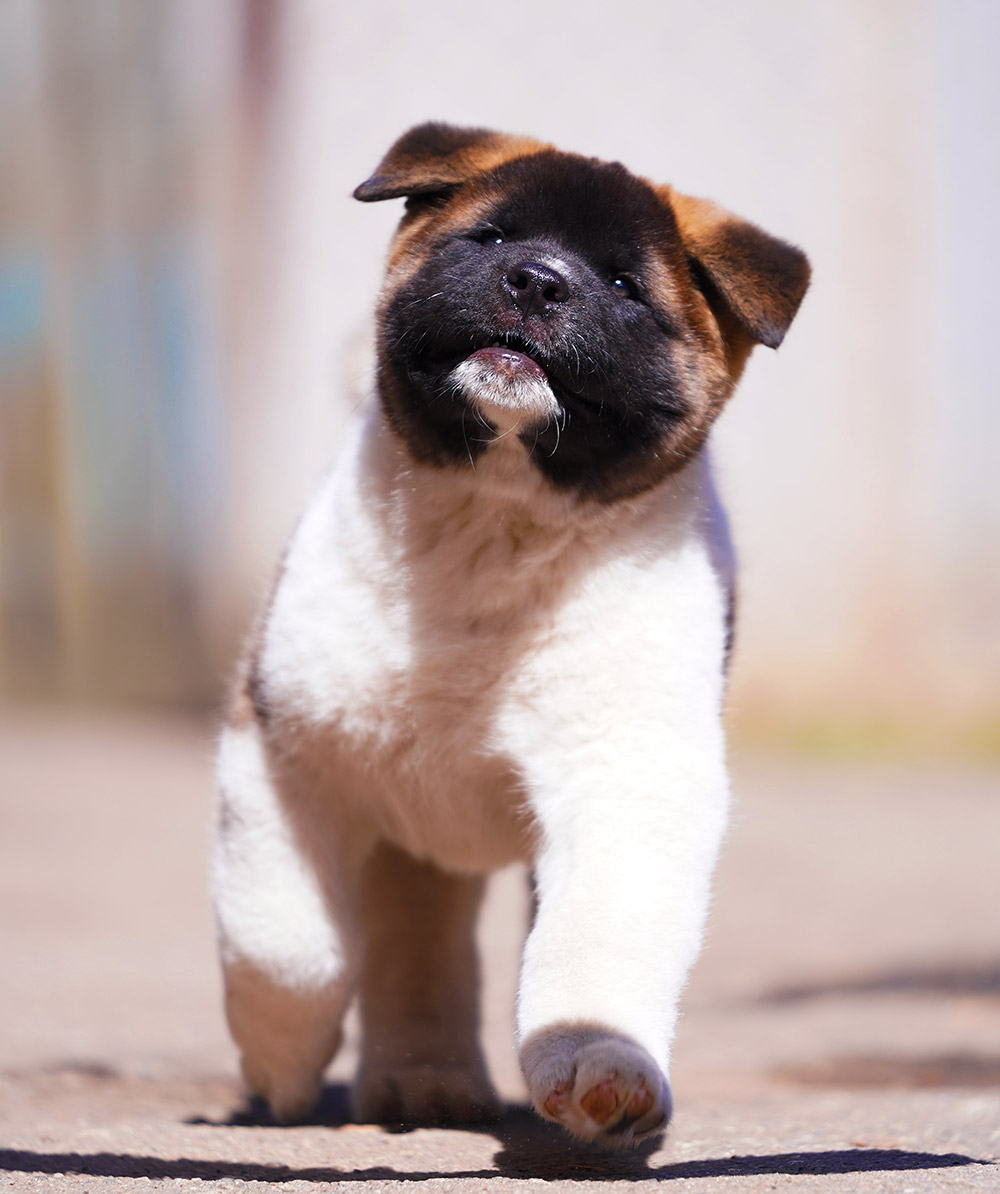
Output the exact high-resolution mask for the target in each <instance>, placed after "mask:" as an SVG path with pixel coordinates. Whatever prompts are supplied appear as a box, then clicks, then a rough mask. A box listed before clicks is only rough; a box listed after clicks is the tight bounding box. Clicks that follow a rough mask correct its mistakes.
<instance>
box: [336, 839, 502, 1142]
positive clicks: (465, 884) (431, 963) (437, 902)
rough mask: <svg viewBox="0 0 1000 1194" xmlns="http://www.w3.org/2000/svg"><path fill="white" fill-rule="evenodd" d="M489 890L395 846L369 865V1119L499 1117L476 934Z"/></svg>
mask: <svg viewBox="0 0 1000 1194" xmlns="http://www.w3.org/2000/svg"><path fill="white" fill-rule="evenodd" d="M483 885H484V880H483V879H482V878H471V877H468V876H462V875H453V874H447V873H446V872H444V871H442V870H439V869H438V868H437V867H435V866H433V865H432V864H430V863H426V862H418V861H417V860H416V859H414V858H412V857H410V856H409V855H408V854H405V853H403V852H402V851H401V850H397V849H396V848H395V847H393V846H390V845H388V844H386V843H381V844H380V845H379V846H378V847H377V848H376V850H375V852H374V853H373V855H372V857H371V858H370V859H369V861H368V863H367V865H366V867H365V870H364V875H363V879H362V902H361V907H362V916H363V920H364V926H365V936H366V951H365V963H364V971H363V974H362V981H361V991H362V995H361V1012H362V1022H363V1026H364V1040H363V1046H362V1058H361V1066H360V1069H359V1071H358V1079H357V1084H356V1086H355V1091H354V1105H355V1109H356V1111H357V1114H358V1117H359V1118H360V1119H363V1120H367V1121H376V1122H389V1123H394V1122H407V1123H437V1122H454V1123H467V1122H474V1121H476V1120H482V1119H485V1118H490V1117H492V1116H494V1115H495V1114H496V1113H497V1111H498V1107H499V1104H498V1102H497V1099H496V1096H495V1095H494V1093H493V1089H492V1087H491V1085H490V1081H489V1078H488V1077H487V1075H486V1069H485V1066H484V1064H483V1058H482V1054H481V1053H480V1050H479V1042H478V1028H479V1006H478V997H479V977H478V958H477V955H476V946H475V941H474V931H475V924H476V916H477V913H478V911H479V904H480V900H481V898H482V892H483Z"/></svg>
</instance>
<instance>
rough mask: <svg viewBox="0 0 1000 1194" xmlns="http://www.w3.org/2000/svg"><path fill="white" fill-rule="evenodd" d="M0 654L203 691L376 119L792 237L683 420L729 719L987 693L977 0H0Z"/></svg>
mask: <svg viewBox="0 0 1000 1194" xmlns="http://www.w3.org/2000/svg"><path fill="white" fill-rule="evenodd" d="M0 21H2V22H3V28H2V29H0V153H2V154H3V158H4V161H12V162H14V163H15V164H16V169H15V170H14V171H6V170H5V171H4V178H3V183H2V185H3V188H4V192H3V197H2V200H0V237H2V252H0V337H2V341H0V342H2V352H3V363H2V373H0V379H2V381H3V383H4V395H3V407H2V415H0V418H2V425H0V431H2V432H3V442H2V444H0V465H2V468H3V473H2V476H0V486H2V489H0V495H2V500H3V513H2V517H0V599H2V612H0V676H2V683H3V684H4V686H5V687H6V690H7V691H8V692H9V693H13V694H15V695H17V694H24V693H28V692H32V691H36V692H45V693H50V694H58V693H66V692H78V693H81V694H87V693H104V694H112V695H135V696H145V697H150V696H169V697H172V698H173V699H184V700H199V699H206V698H207V697H210V696H211V694H212V693H213V692H215V691H216V689H217V683H218V676H219V675H220V673H221V672H222V671H223V670H224V667H225V662H226V660H227V659H228V658H229V656H230V655H231V652H232V649H233V642H234V636H235V628H236V627H238V626H239V625H240V624H241V623H242V621H243V620H244V619H245V617H246V616H247V610H248V608H249V606H250V605H251V603H252V601H253V600H257V599H259V596H260V594H261V593H262V591H263V590H264V588H265V587H266V583H267V576H268V571H269V569H270V566H271V564H272V562H273V560H274V558H275V556H276V555H277V553H278V551H279V550H280V545H281V542H282V541H283V539H284V537H285V536H286V535H287V533H288V531H289V529H290V527H291V526H292V524H293V522H294V519H295V516H296V512H297V510H298V509H299V507H300V505H301V503H302V500H303V498H304V497H305V495H306V494H307V492H308V490H309V489H310V487H311V486H312V484H314V482H315V480H316V478H317V477H318V475H319V474H320V472H321V471H322V469H323V467H324V466H325V464H326V463H327V461H328V460H329V458H330V457H331V455H332V454H333V452H334V451H335V449H336V441H337V437H338V431H339V428H340V426H341V424H342V422H343V419H344V417H345V414H346V412H347V411H348V410H349V409H350V407H351V406H352V405H353V404H354V403H356V402H357V401H359V400H360V398H361V396H362V395H363V394H364V392H365V388H366V384H367V378H368V376H369V370H368V365H367V360H366V352H365V345H366V336H367V311H368V310H369V308H370V306H371V302H372V299H373V297H374V295H375V292H376V290H377V286H378V281H379V271H380V263H381V258H382V256H383V253H384V247H385V243H386V241H387V238H388V236H389V233H390V230H391V227H392V225H393V223H394V221H395V220H396V219H397V218H398V214H399V204H393V203H388V204H385V205H378V206H375V207H361V206H359V205H357V204H355V203H353V202H352V200H351V199H350V198H349V195H350V192H351V190H352V188H353V187H354V186H355V185H356V183H357V182H359V181H360V180H361V179H363V178H364V177H366V176H367V174H368V173H370V171H371V168H372V167H373V166H374V164H375V163H376V161H377V160H378V158H379V156H380V155H381V153H382V152H383V150H384V149H385V148H386V147H387V146H388V144H389V143H390V142H391V141H392V140H393V139H394V138H395V137H396V136H397V135H398V134H399V133H400V132H401V131H402V130H403V129H404V128H406V127H407V126H408V125H409V124H412V123H414V122H416V121H419V120H423V119H427V118H437V119H447V120H451V121H454V122H457V123H474V124H485V125H493V126H496V127H500V128H506V129H511V130H517V131H523V132H528V133H532V134H534V135H535V136H538V137H541V138H544V139H551V140H553V141H555V142H556V143H558V144H560V145H563V146H564V147H566V148H573V149H577V150H580V151H582V152H585V153H593V154H596V155H599V156H602V157H609V158H620V159H621V160H623V161H625V162H626V163H627V164H628V165H629V166H631V167H632V168H633V169H635V170H636V171H638V172H640V173H644V174H646V175H648V176H650V177H652V178H655V179H662V180H667V181H671V182H673V183H675V184H676V185H677V186H679V187H680V188H681V189H685V190H689V191H691V192H693V193H698V194H706V195H710V196H712V197H714V198H716V199H718V200H720V201H721V202H723V203H724V204H725V205H727V206H729V207H731V208H732V209H733V210H735V211H737V212H740V213H741V214H743V215H746V216H748V217H750V218H752V219H754V220H755V221H757V222H758V223H760V224H761V225H763V226H764V227H765V228H767V229H769V230H771V231H774V232H776V233H778V234H779V235H782V236H784V237H786V238H787V239H790V240H793V241H795V242H797V243H799V244H801V245H802V246H803V247H804V248H805V249H806V250H807V251H808V252H809V254H810V256H811V258H812V260H813V265H814V271H815V273H814V278H815V281H814V285H813V288H812V290H811V292H810V295H809V296H808V298H807V300H806V303H805V305H804V307H803V309H802V312H801V315H800V317H799V320H798V321H797V323H796V325H795V327H794V328H793V330H792V332H791V333H790V335H789V337H788V339H787V341H786V343H785V345H784V346H783V347H782V349H781V351H780V353H778V354H774V353H769V352H768V351H767V350H765V349H758V350H757V352H756V353H755V356H754V358H753V360H752V362H751V365H750V368H749V370H748V373H747V376H746V378H745V380H744V383H743V385H742V388H741V391H740V392H739V393H738V395H737V397H736V398H735V400H734V401H733V403H732V404H731V406H730V409H729V410H728V411H727V412H726V414H725V415H724V416H723V419H722V420H721V424H720V426H719V428H718V432H717V435H716V444H717V447H716V458H717V464H718V472H719V475H720V480H721V482H722V486H723V489H724V491H725V492H726V494H727V495H728V499H729V504H730V507H731V510H732V514H733V521H734V527H735V531H736V536H737V541H738V544H739V547H740V554H741V556H742V561H743V572H742V600H741V627H740V636H739V650H738V656H737V670H736V683H735V688H734V697H733V703H734V706H735V710H736V713H737V716H738V717H742V718H743V720H744V721H746V722H748V723H751V722H754V721H755V720H759V721H767V720H769V719H770V720H775V719H777V720H779V721H780V720H781V719H789V718H792V719H795V718H803V717H817V718H823V717H826V718H833V719H836V718H861V719H863V718H866V717H870V718H888V719H895V720H899V721H904V722H906V721H908V722H912V723H913V724H927V723H929V722H941V721H945V722H949V723H954V724H956V725H959V724H972V723H977V722H987V721H989V720H990V719H994V718H996V717H997V716H998V715H1000V683H998V680H1000V635H998V633H997V629H996V610H997V607H998V600H1000V563H998V552H997V543H998V539H1000V535H998V532H1000V485H998V483H997V459H996V450H995V447H994V444H995V443H996V442H997V439H998V432H1000V426H998V423H1000V404H998V401H997V390H998V386H997V380H998V379H997V370H998V366H997V361H996V353H995V352H994V351H993V348H992V340H991V334H992V330H993V324H994V323H995V322H996V318H997V315H998V300H997V297H996V288H995V286H994V284H993V281H992V279H993V277H995V276H996V273H997V266H998V265H1000V261H998V255H1000V250H998V248H997V238H996V237H995V236H994V235H993V234H992V225H993V223H994V216H993V208H994V206H995V196H996V194H997V193H998V187H997V183H998V181H1000V180H998V177H997V175H998V173H1000V160H998V157H1000V155H998V139H997V137H996V129H997V128H998V127H1000V122H998V117H1000V76H998V74H997V72H996V70H995V69H994V66H993V62H992V54H993V47H995V46H996V44H997V43H998V35H1000V8H997V6H995V5H992V4H990V3H987V2H986V0H951V2H949V3H947V4H945V3H944V2H943V0H867V2H862V0H847V2H844V3H840V4H816V5H803V4H797V3H792V2H791V0H761V2H760V3H757V4H753V5H746V4H740V3H737V2H735V0H733V2H723V0H704V2H703V3H701V4H699V5H690V4H686V3H685V4H680V3H674V2H672V0H666V2H664V0H659V2H653V0H624V2H623V3H620V4H618V5H616V6H614V7H612V6H607V5H603V4H602V5H598V4H591V3H579V2H577V3H564V2H562V0H553V2H550V3H548V4H546V5H538V4H527V3H522V2H514V3H510V4H508V5H506V6H505V7H504V8H503V10H502V11H501V10H497V9H495V8H489V9H488V8H486V7H485V6H483V7H476V6H470V5H468V4H467V3H459V2H457V0H430V2H429V3H425V4H423V5H412V4H410V5H404V4H396V3H390V2H387V0H381V2H375V3H371V4H369V5H366V6H360V5H348V4H346V3H337V2H334V0H283V2H282V3H281V4H277V3H273V2H271V0H247V2H245V3H236V2H234V0H209V2H206V0H172V2H171V0H144V2H143V3H137V2H134V0H90V2H89V3H87V4H86V5H73V4H69V3H59V2H57V0H53V2H52V3H49V4H45V3H32V2H31V0H7V4H6V6H5V7H4V8H3V9H2V15H0Z"/></svg>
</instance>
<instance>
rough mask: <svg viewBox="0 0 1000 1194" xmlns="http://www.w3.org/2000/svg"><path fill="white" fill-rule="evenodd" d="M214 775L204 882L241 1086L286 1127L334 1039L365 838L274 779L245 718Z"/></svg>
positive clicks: (350, 954)
mask: <svg viewBox="0 0 1000 1194" xmlns="http://www.w3.org/2000/svg"><path fill="white" fill-rule="evenodd" d="M219 781H220V791H221V795H220V815H219V827H218V835H217V839H216V847H215V855H214V865H213V875H212V879H213V884H212V886H213V896H214V904H215V912H216V920H217V925H218V934H219V946H220V952H221V956H222V964H223V971H224V976H225V986H226V1016H227V1019H228V1021H229V1028H230V1031H231V1032H232V1035H233V1039H234V1040H235V1041H236V1044H237V1046H238V1047H239V1049H240V1053H241V1057H242V1067H243V1074H244V1077H245V1078H246V1080H247V1083H248V1085H249V1086H250V1089H251V1090H252V1091H253V1092H254V1093H255V1094H258V1095H260V1096H262V1097H263V1098H265V1099H267V1101H268V1103H269V1104H270V1107H271V1110H272V1112H273V1114H274V1116H275V1118H276V1119H278V1120H281V1121H282V1122H289V1121H293V1120H296V1119H300V1118H301V1117H302V1116H304V1115H306V1114H307V1113H308V1112H309V1110H310V1109H311V1107H312V1106H313V1104H314V1103H315V1101H316V1097H317V1095H318V1093H319V1088H320V1083H321V1080H322V1075H323V1071H324V1069H325V1068H326V1065H327V1063H328V1062H329V1061H330V1059H331V1057H332V1056H333V1054H334V1052H335V1051H336V1049H337V1046H338V1044H339V1042H340V1023H341V1019H342V1017H343V1014H344V1011H345V1009H346V1006H347V1003H348V1001H349V1000H350V997H351V994H352V992H353V990H354V987H355V983H356V977H357V972H358V959H359V953H360V950H359V941H358V930H357V927H356V923H355V912H354V903H355V890H356V885H357V874H358V871H359V869H360V864H361V860H362V858H363V855H364V852H365V849H366V843H365V841H364V835H363V833H361V832H360V831H358V830H357V829H356V828H355V829H352V828H351V827H349V826H347V825H343V826H339V825H337V824H335V823H331V822H330V821H329V820H328V819H327V818H324V817H321V815H320V813H319V810H318V808H317V806H316V805H314V804H312V803H311V802H310V801H309V799H308V798H302V794H300V793H297V792H294V793H293V787H294V786H293V785H292V784H291V783H290V782H289V781H288V780H287V779H286V780H284V781H283V782H281V783H279V782H276V778H275V773H274V769H273V768H272V767H271V765H270V764H269V761H268V758H267V754H266V751H265V747H264V743H263V739H262V735H261V731H260V728H259V726H258V725H257V724H256V722H254V721H250V722H249V724H246V725H242V726H238V727H234V726H231V727H229V728H227V729H226V730H225V732H224V734H223V738H222V743H221V748H220V752H219Z"/></svg>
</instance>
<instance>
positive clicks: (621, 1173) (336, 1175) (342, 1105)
mask: <svg viewBox="0 0 1000 1194" xmlns="http://www.w3.org/2000/svg"><path fill="white" fill-rule="evenodd" d="M185 1122H186V1123H188V1124H189V1125H195V1126H198V1125H202V1126H212V1127H225V1126H233V1127H269V1126H273V1127H274V1128H275V1130H276V1131H280V1130H281V1129H280V1128H278V1126H277V1125H276V1124H275V1123H274V1120H273V1119H272V1118H271V1116H270V1115H269V1113H268V1111H267V1108H266V1105H265V1104H264V1103H262V1102H260V1101H258V1100H253V1101H252V1102H250V1103H248V1104H246V1105H244V1106H241V1107H238V1108H237V1109H235V1110H234V1111H233V1112H232V1113H231V1114H229V1115H228V1116H227V1117H225V1118H220V1119H215V1120H213V1119H208V1118H205V1117H193V1118H190V1119H188V1120H186V1121H185ZM308 1122H309V1123H310V1124H313V1125H315V1126H322V1127H328V1128H333V1129H335V1128H337V1127H342V1126H344V1125H346V1124H349V1123H350V1122H351V1117H350V1107H349V1101H348V1088H347V1087H346V1086H344V1085H341V1084H330V1085H327V1086H326V1087H325V1089H324V1091H323V1096H322V1098H321V1100H320V1102H319V1104H318V1105H317V1107H316V1110H315V1112H314V1113H313V1115H312V1116H311V1117H310V1119H309V1121H308ZM387 1130H388V1131H390V1132H406V1131H410V1130H412V1129H408V1128H406V1127H404V1126H403V1125H398V1126H397V1127H395V1128H393V1127H389V1128H388V1129H387ZM464 1130H469V1129H468V1128H466V1129H464ZM473 1130H475V1131H478V1132H480V1133H482V1134H484V1135H489V1136H492V1137H493V1139H495V1140H496V1142H497V1144H498V1145H499V1149H498V1151H497V1153H496V1154H495V1156H494V1158H493V1165H492V1166H491V1167H490V1168H483V1169H474V1170H469V1169H465V1170H449V1169H447V1168H446V1167H442V1168H439V1169H434V1170H428V1171H412V1172H411V1171H404V1170H399V1169H394V1168H392V1167H390V1166H387V1165H379V1166H372V1167H369V1168H362V1169H337V1168H335V1167H333V1166H323V1167H308V1168H306V1167H303V1168H294V1167H291V1166H287V1165H279V1164H261V1163H250V1162H240V1161H231V1160H211V1159H205V1158H192V1157H177V1158H166V1157H155V1156H139V1155H133V1154H130V1153H114V1152H101V1153H75V1152H66V1153H58V1152H56V1153H47V1152H37V1151H30V1150H27V1149H0V1172H7V1173H36V1174H77V1175H80V1174H82V1175H87V1176H94V1177H97V1176H100V1177H119V1178H138V1179H141V1178H149V1179H151V1180H157V1179H159V1180H164V1179H182V1180H189V1181H194V1180H202V1181H212V1180H220V1179H224V1178H226V1179H237V1180H242V1181H257V1182H272V1183H274V1184H276V1185H281V1184H284V1183H287V1182H293V1181H311V1182H364V1181H375V1180H383V1181H385V1180H396V1181H424V1180H428V1179H432V1178H439V1179H440V1178H456V1179H459V1178H476V1179H480V1180H485V1179H489V1178H491V1177H508V1178H519V1179H527V1178H532V1177H534V1178H547V1179H560V1180H569V1181H593V1180H602V1179H604V1180H615V1179H617V1180H625V1181H641V1180H648V1179H650V1178H653V1179H658V1180H661V1181H669V1180H673V1179H680V1178H712V1177H716V1178H720V1177H739V1176H762V1175H782V1174H847V1173H871V1172H882V1171H884V1172H889V1171H896V1170H933V1169H946V1168H954V1167H959V1166H965V1165H978V1164H990V1163H991V1162H990V1161H987V1160H980V1159H977V1158H975V1157H970V1156H966V1155H964V1154H961V1153H928V1152H909V1151H906V1150H904V1149H860V1148H854V1149H843V1150H836V1149H835V1150H826V1151H817V1152H795V1153H775V1154H766V1155H746V1156H728V1157H709V1158H704V1159H701V1160H692V1161H682V1162H676V1163H671V1164H666V1165H654V1164H652V1163H651V1162H652V1157H653V1155H654V1153H655V1152H656V1148H657V1142H656V1141H650V1142H647V1143H646V1144H645V1145H643V1146H641V1147H640V1148H638V1149H636V1150H635V1151H632V1152H627V1153H610V1154H609V1153H606V1152H603V1151H601V1150H599V1149H597V1148H596V1147H591V1146H587V1145H580V1144H570V1143H569V1142H568V1141H567V1138H566V1136H565V1134H564V1133H563V1132H562V1131H561V1129H559V1128H557V1127H555V1126H554V1125H552V1124H546V1123H544V1122H543V1121H541V1120H540V1119H538V1117H537V1116H535V1115H534V1114H533V1113H532V1112H531V1111H530V1110H529V1109H528V1108H527V1107H523V1106H509V1107H507V1109H506V1111H505V1113H504V1115H503V1116H502V1117H501V1119H499V1120H498V1121H496V1122H495V1123H491V1124H485V1125H481V1126H479V1127H477V1128H475V1129H473Z"/></svg>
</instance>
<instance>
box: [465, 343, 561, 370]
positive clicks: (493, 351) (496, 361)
mask: <svg viewBox="0 0 1000 1194" xmlns="http://www.w3.org/2000/svg"><path fill="white" fill-rule="evenodd" d="M469 360H470V361H481V362H482V363H483V364H484V365H489V366H490V367H491V368H493V369H495V370H496V371H497V372H498V373H505V374H506V375H507V376H508V377H531V376H534V377H544V376H545V371H544V370H543V369H542V367H541V366H540V365H539V364H537V363H536V362H535V361H533V360H532V359H531V357H528V356H525V355H524V353H523V352H518V351H517V350H516V349H514V348H500V347H493V348H480V349H477V351H476V352H474V353H473V354H472V355H471V356H470V357H469Z"/></svg>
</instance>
